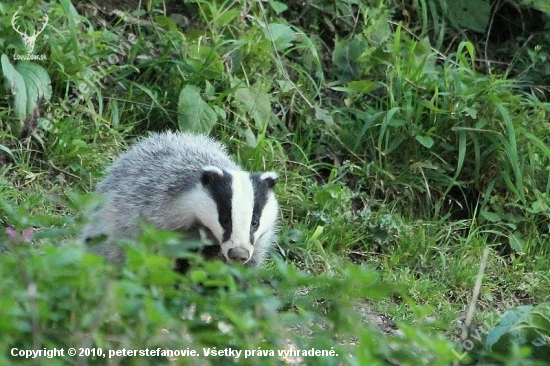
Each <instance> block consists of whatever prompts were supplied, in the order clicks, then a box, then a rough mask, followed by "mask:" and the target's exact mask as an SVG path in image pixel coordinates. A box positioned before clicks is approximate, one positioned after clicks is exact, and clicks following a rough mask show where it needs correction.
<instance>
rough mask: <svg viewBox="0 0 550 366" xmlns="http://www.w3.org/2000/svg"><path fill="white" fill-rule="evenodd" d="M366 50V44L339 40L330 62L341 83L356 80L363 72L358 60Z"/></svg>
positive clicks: (354, 40)
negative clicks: (334, 67)
mask: <svg viewBox="0 0 550 366" xmlns="http://www.w3.org/2000/svg"><path fill="white" fill-rule="evenodd" d="M366 50H367V42H365V41H363V40H359V39H352V40H351V41H347V40H341V41H338V42H337V43H336V45H335V46H334V51H333V53H332V62H333V63H334V65H335V66H336V68H337V71H338V77H339V78H340V79H341V80H343V81H346V82H348V81H351V80H356V79H357V78H358V77H359V76H361V74H362V72H363V71H364V67H363V65H362V64H361V63H360V61H359V58H360V56H361V55H362V54H363V52H365V51H366Z"/></svg>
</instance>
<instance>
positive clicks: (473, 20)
mask: <svg viewBox="0 0 550 366" xmlns="http://www.w3.org/2000/svg"><path fill="white" fill-rule="evenodd" d="M444 3H445V5H446V7H447V15H448V16H449V17H450V18H451V19H452V20H454V21H455V22H456V24H457V25H459V26H460V27H464V28H468V29H472V30H474V31H476V32H480V33H483V32H485V30H486V29H487V26H488V25H489V20H490V18H491V3H490V1H489V0H445V1H444Z"/></svg>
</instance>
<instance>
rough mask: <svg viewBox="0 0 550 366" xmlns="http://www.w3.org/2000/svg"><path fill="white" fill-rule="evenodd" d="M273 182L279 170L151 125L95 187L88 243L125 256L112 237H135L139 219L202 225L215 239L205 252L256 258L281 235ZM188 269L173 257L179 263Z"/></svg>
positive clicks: (248, 261)
mask: <svg viewBox="0 0 550 366" xmlns="http://www.w3.org/2000/svg"><path fill="white" fill-rule="evenodd" d="M276 182H277V174H276V173H274V172H264V173H248V172H246V171H244V170H243V169H241V168H240V167H239V166H238V165H237V164H235V163H234V162H233V161H232V160H231V159H230V157H229V156H228V153H227V149H226V147H225V146H224V145H222V144H221V143H219V142H218V141H215V140H213V139H212V138H210V137H207V136H204V135H199V134H193V133H182V132H164V133H154V134H151V135H150V136H149V137H146V138H144V139H142V140H141V141H139V142H138V143H136V144H135V145H133V146H132V147H131V148H130V149H129V150H127V151H126V152H125V153H123V154H122V155H121V156H119V157H118V159H116V160H115V162H114V163H113V164H112V165H111V166H110V167H109V168H108V169H107V172H106V174H105V177H104V179H103V180H102V181H101V182H100V183H99V184H98V185H97V188H96V191H97V193H98V194H99V195H100V196H101V197H102V202H101V203H100V205H99V207H97V208H96V209H95V210H94V211H93V212H91V213H90V214H89V223H88V224H87V225H86V227H85V229H84V241H85V243H86V246H87V248H88V249H89V250H90V251H92V252H95V253H97V254H99V255H102V256H103V257H105V258H106V259H107V260H108V261H110V262H112V263H115V264H120V263H122V262H123V261H124V253H123V250H122V248H121V247H120V246H117V245H116V244H115V243H114V242H115V241H116V240H117V239H122V238H128V239H135V238H137V237H138V236H139V231H140V230H139V227H140V226H139V223H140V221H144V222H149V223H151V224H153V225H154V226H156V227H157V228H158V229H165V230H174V231H180V232H184V233H186V234H188V235H190V236H192V237H196V236H197V233H198V232H199V230H200V229H203V232H206V233H207V235H208V237H209V238H210V239H211V240H212V242H213V243H212V245H211V246H209V247H207V248H206V249H205V250H203V255H205V256H206V257H208V258H220V259H222V260H224V261H227V262H236V263H242V264H245V265H248V266H257V265H259V264H261V263H262V262H263V260H264V258H265V256H266V253H267V252H268V250H269V249H270V247H271V246H272V245H273V243H274V241H275V238H276V225H277V216H278V204H277V200H276V198H275V195H274V193H273V188H274V185H275V183H276ZM97 238H104V239H105V241H102V242H100V243H97V242H96V241H98V240H97ZM205 253H206V254H205ZM185 269H186V268H185V264H181V263H176V270H179V271H184V270H185Z"/></svg>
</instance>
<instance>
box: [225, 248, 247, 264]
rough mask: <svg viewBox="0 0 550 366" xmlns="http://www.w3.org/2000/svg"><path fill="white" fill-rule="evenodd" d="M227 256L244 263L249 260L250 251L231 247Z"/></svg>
mask: <svg viewBox="0 0 550 366" xmlns="http://www.w3.org/2000/svg"><path fill="white" fill-rule="evenodd" d="M227 256H228V257H229V259H231V260H232V261H235V262H240V263H244V262H246V261H247V260H248V257H249V256H250V253H249V252H248V250H246V249H243V248H231V249H229V250H228V251H227Z"/></svg>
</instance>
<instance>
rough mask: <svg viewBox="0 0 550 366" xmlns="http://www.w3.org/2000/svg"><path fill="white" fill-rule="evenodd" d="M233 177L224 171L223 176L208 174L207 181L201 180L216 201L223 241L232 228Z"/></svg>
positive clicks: (226, 238)
mask: <svg viewBox="0 0 550 366" xmlns="http://www.w3.org/2000/svg"><path fill="white" fill-rule="evenodd" d="M232 181H233V177H232V176H231V174H229V173H227V172H225V171H224V174H223V177H220V176H219V175H210V176H209V179H208V181H207V182H203V185H204V187H205V188H206V190H207V191H208V193H209V195H210V197H211V198H212V199H213V200H214V202H216V206H217V208H218V221H219V223H220V225H221V226H222V229H223V241H224V242H225V241H227V240H229V238H230V237H231V231H232V229H233V222H232V220H231V201H232V198H233V191H232V189H231V183H232Z"/></svg>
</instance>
